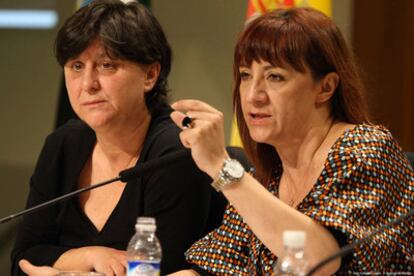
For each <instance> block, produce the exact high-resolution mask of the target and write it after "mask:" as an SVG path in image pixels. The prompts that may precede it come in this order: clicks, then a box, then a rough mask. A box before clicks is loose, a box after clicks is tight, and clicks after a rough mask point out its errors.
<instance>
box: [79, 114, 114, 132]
mask: <svg viewBox="0 0 414 276" xmlns="http://www.w3.org/2000/svg"><path fill="white" fill-rule="evenodd" d="M81 119H82V121H84V122H85V123H86V124H87V125H88V126H89V127H90V128H92V129H93V130H97V129H99V128H104V127H106V126H108V125H109V123H110V122H111V118H110V117H107V116H99V117H97V116H86V117H83V118H82V117H81Z"/></svg>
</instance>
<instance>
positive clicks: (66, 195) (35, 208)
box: [0, 176, 121, 224]
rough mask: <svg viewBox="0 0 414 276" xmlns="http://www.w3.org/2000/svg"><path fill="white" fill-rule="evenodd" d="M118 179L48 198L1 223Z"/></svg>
mask: <svg viewBox="0 0 414 276" xmlns="http://www.w3.org/2000/svg"><path fill="white" fill-rule="evenodd" d="M118 180H121V177H120V176H118V177H115V178H112V179H109V180H106V181H103V182H100V183H98V184H95V185H91V186H88V187H85V188H82V189H79V190H76V191H73V192H70V193H67V194H64V195H62V196H59V197H57V198H54V199H51V200H48V201H46V202H43V203H41V204H39V205H35V206H33V207H31V208H29V209H25V210H23V211H21V212H18V213H15V214H11V215H10V216H7V217H4V218H2V219H0V224H2V223H5V222H8V221H9V220H12V219H15V218H18V217H20V216H23V215H27V214H31V213H33V212H36V211H37V210H40V209H43V208H45V207H48V206H50V205H53V204H55V203H58V202H60V201H64V200H67V199H69V198H72V197H74V196H76V195H78V194H80V193H83V192H86V191H89V190H92V189H95V188H98V187H101V186H105V185H107V184H109V183H112V182H115V181H118Z"/></svg>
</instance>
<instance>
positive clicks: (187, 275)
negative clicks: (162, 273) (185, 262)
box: [169, 269, 199, 276]
mask: <svg viewBox="0 0 414 276" xmlns="http://www.w3.org/2000/svg"><path fill="white" fill-rule="evenodd" d="M169 275H170V276H199V274H198V273H197V272H195V271H194V270H192V269H187V270H181V271H177V272H175V273H172V274H169Z"/></svg>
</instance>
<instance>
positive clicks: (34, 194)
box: [11, 137, 68, 275]
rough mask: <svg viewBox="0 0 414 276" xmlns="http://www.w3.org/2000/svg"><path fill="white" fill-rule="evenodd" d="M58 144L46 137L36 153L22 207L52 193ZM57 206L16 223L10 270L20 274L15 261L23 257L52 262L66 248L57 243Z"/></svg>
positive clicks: (29, 205) (50, 197) (42, 199)
mask: <svg viewBox="0 0 414 276" xmlns="http://www.w3.org/2000/svg"><path fill="white" fill-rule="evenodd" d="M57 148H58V145H57V144H56V143H52V142H51V139H50V137H49V138H48V139H46V143H45V145H44V147H43V149H42V152H41V154H40V156H39V159H38V162H37V165H36V169H35V172H34V174H33V176H32V178H31V180H30V192H29V196H28V199H27V204H26V208H29V207H32V206H34V205H37V204H39V203H42V202H45V201H47V200H49V199H52V198H53V197H55V196H56V187H55V181H54V180H55V179H57V177H58V169H57V168H56V166H55V165H56V159H55V155H56V153H57V152H58V151H59V150H58V149H57ZM58 210H59V207H58V206H56V205H55V206H52V207H48V208H44V209H42V210H40V211H37V212H35V213H32V214H30V215H27V216H25V217H24V219H23V221H22V223H21V224H20V226H19V230H18V233H17V238H16V242H15V246H14V249H13V250H12V252H11V263H12V274H13V275H24V274H23V272H22V271H21V270H20V268H19V265H18V262H19V261H20V260H21V259H23V258H24V259H27V260H29V261H30V262H32V263H33V264H35V265H52V264H53V263H54V262H55V261H56V260H57V258H59V256H60V255H61V254H62V253H63V252H65V251H66V250H68V248H64V247H60V246H57V245H56V244H57V242H56V240H57V238H58V231H59V230H58V227H57V224H56V219H55V218H56V217H57V215H58V212H59V211H58Z"/></svg>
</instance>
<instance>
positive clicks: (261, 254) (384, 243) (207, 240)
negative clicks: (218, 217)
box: [186, 124, 414, 275]
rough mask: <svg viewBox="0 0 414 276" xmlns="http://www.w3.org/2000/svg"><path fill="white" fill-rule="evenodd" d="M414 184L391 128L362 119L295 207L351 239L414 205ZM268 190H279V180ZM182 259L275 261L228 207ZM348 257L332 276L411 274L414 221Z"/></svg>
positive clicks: (225, 266)
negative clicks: (221, 218) (370, 123)
mask: <svg viewBox="0 0 414 276" xmlns="http://www.w3.org/2000/svg"><path fill="white" fill-rule="evenodd" d="M279 177H280V176H279ZM279 177H278V178H279ZM413 181H414V174H413V170H412V168H411V166H410V164H409V162H408V160H407V159H406V158H405V156H404V154H403V153H402V151H401V148H400V147H399V146H398V144H397V143H396V141H395V140H394V139H393V137H392V135H391V133H390V132H389V131H388V130H387V129H386V128H384V127H382V126H373V125H368V124H361V125H357V126H355V127H354V128H352V129H349V130H347V131H345V132H344V133H343V134H342V135H341V137H339V138H338V139H337V141H336V142H335V143H334V145H333V146H332V148H331V149H330V151H329V153H328V157H327V160H326V161H325V165H324V168H323V170H322V172H321V174H320V176H319V178H318V180H317V182H316V183H315V185H314V187H313V188H312V190H311V191H310V192H309V194H308V195H307V196H306V197H305V198H304V199H303V201H302V202H301V203H300V204H299V205H298V206H297V209H298V210H299V211H300V212H302V213H304V214H306V215H307V216H309V217H311V218H312V219H314V220H315V221H316V222H318V223H320V224H321V225H323V226H324V227H326V228H327V229H328V230H330V231H331V232H337V233H340V235H341V236H343V237H344V238H345V240H346V243H347V244H349V243H352V242H353V241H355V240H356V239H360V238H362V237H364V236H366V235H367V234H368V233H370V232H371V231H374V230H375V229H376V228H378V227H381V226H382V225H384V224H386V223H388V222H390V221H391V220H392V219H395V218H397V217H399V216H401V215H403V214H405V213H406V212H408V210H410V209H413V208H414V184H413ZM269 190H270V192H272V193H273V194H274V195H275V196H277V195H278V181H277V179H276V180H275V181H274V182H273V183H272V184H271V185H269ZM275 215H276V214H275ZM280 223H283V221H280ZM305 254H306V252H305ZM186 258H187V261H188V262H190V263H193V264H195V265H197V266H199V267H200V268H201V269H203V270H205V271H206V272H208V273H210V274H213V275H272V272H273V266H274V264H275V262H276V259H277V257H276V256H275V255H274V254H272V253H271V252H270V250H268V249H267V248H266V246H264V245H263V244H262V243H261V242H260V240H259V239H258V238H257V237H256V236H255V235H254V233H253V232H252V231H251V230H250V228H249V227H248V226H247V225H246V223H244V222H243V218H242V217H241V216H240V215H239V214H238V213H237V211H236V210H235V208H233V207H232V206H231V205H229V206H228V207H227V209H226V211H225V214H224V217H223V222H222V225H221V226H220V227H219V228H217V229H216V230H214V231H213V232H211V233H209V234H208V235H207V236H205V237H204V238H202V239H201V240H199V241H197V242H196V243H195V244H193V245H192V247H191V248H190V249H188V251H187V252H186ZM345 260H346V262H345V261H343V262H342V265H341V268H340V269H339V271H337V273H336V274H337V275H350V274H354V275H358V274H359V275H361V274H365V275H371V274H377V275H380V274H385V273H386V272H394V273H395V274H398V275H413V274H414V218H413V217H409V218H408V219H406V220H405V221H404V222H403V223H400V224H399V225H398V226H394V227H392V228H391V229H390V230H387V231H385V232H384V233H383V234H380V235H377V236H376V237H375V238H373V239H372V240H371V241H369V242H366V243H364V244H362V245H360V246H359V247H357V248H355V250H354V251H353V253H352V254H351V255H350V256H348V257H347V258H346V259H345ZM391 274H393V273H391Z"/></svg>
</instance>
